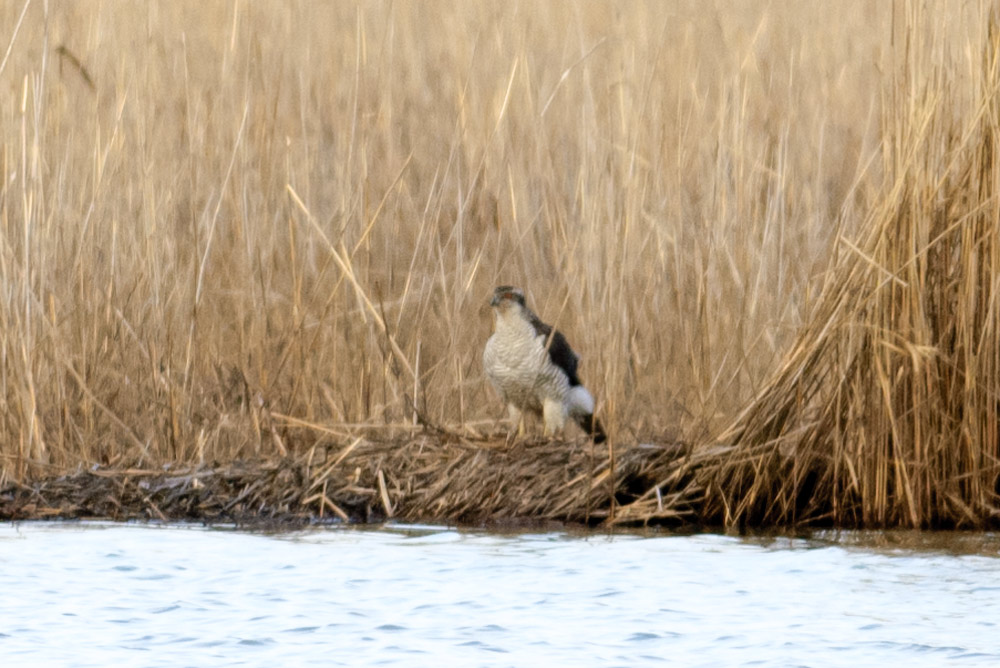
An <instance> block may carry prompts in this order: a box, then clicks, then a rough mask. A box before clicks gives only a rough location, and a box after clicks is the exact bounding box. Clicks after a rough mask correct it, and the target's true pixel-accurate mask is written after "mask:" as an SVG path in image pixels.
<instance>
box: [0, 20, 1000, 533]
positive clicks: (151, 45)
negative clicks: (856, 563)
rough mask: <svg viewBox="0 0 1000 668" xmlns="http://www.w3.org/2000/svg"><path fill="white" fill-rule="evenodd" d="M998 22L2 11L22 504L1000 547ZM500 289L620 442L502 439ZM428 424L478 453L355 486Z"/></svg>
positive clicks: (3, 136)
mask: <svg viewBox="0 0 1000 668" xmlns="http://www.w3.org/2000/svg"><path fill="white" fill-rule="evenodd" d="M974 5H975V3H967V2H957V1H956V2H944V3H941V4H940V5H939V6H936V7H935V10H934V11H933V12H930V11H928V10H925V8H924V7H923V5H922V4H920V3H919V2H907V1H900V2H896V3H883V2H879V1H878V0H857V1H856V2H845V3H788V4H786V5H782V4H781V3H778V5H775V4H774V3H761V4H759V5H758V4H754V3H741V4H740V5H738V6H733V5H732V4H731V3H720V4H719V5H718V6H711V5H707V4H706V3H704V2H692V3H658V2H646V3H644V2H636V3H628V4H627V5H619V4H618V3H585V4H579V3H571V2H547V3H524V4H520V3H504V4H500V5H496V4H490V3H463V4H460V5H457V6H456V5H453V4H451V3H444V2H441V3H435V2H426V3H425V2H421V3H388V2H387V3H359V4H357V5H354V4H350V3H339V2H338V3H295V2H289V3H240V2H234V3H231V4H223V3H208V4H206V3H195V2H150V3H146V4H143V5H135V6H128V7H117V6H116V7H111V6H110V5H102V4H94V3H31V2H25V3H23V4H22V3H6V4H3V5H0V52H2V53H3V55H2V58H0V167H2V169H3V171H2V176H3V178H2V180H0V279H2V280H0V485H3V486H4V488H5V489H6V490H12V491H9V492H5V493H10V494H13V495H14V496H13V497H11V498H14V499H21V500H23V499H25V498H35V497H31V494H35V495H36V496H37V495H39V494H40V495H42V496H38V497H37V499H36V500H35V501H30V500H28V501H24V503H27V504H30V503H35V504H36V508H49V507H52V508H57V507H61V506H60V503H59V502H57V501H56V500H55V497H53V496H50V497H45V496H44V494H45V493H48V492H45V493H43V492H42V491H39V490H42V489H48V490H50V492H51V493H52V494H54V493H55V491H56V490H58V489H62V490H63V491H65V493H66V494H68V495H70V497H68V498H77V500H74V501H71V502H67V504H68V505H66V507H67V508H72V507H79V508H80V509H83V508H89V507H91V506H93V504H94V503H96V502H94V501H93V500H88V498H89V497H87V496H86V493H85V492H81V493H84V496H83V497H73V496H72V490H71V488H70V487H69V485H71V483H72V481H77V482H80V483H81V484H83V485H84V487H87V486H88V485H90V486H93V484H95V483H94V481H95V480H98V481H105V482H101V484H102V485H106V486H107V487H106V488H105V487H101V488H100V491H99V493H98V496H100V497H101V498H104V496H107V498H109V499H110V498H113V499H117V500H118V501H119V502H121V501H122V499H126V498H127V499H131V501H130V502H129V503H130V504H132V505H129V504H128V503H127V504H125V505H129V507H133V508H139V510H138V511H137V512H139V513H140V514H143V513H145V514H149V513H152V514H153V515H155V514H156V511H155V510H153V509H154V508H159V504H166V503H167V500H169V499H172V498H173V499H174V503H176V504H178V505H176V508H177V509H178V510H177V512H188V511H190V512H195V513H207V514H208V515H211V514H212V513H219V514H220V516H221V515H222V514H225V513H228V512H231V511H234V509H236V510H239V511H240V512H242V511H243V510H246V511H247V512H251V511H253V509H254V508H257V509H261V508H266V509H270V510H267V511H261V512H265V513H274V514H276V515H281V514H282V513H286V512H287V513H291V514H292V515H296V514H298V513H314V514H316V515H319V514H320V511H322V514H323V516H324V517H326V516H327V513H333V515H334V516H337V515H339V514H342V515H344V516H347V517H352V518H353V517H355V516H358V517H360V516H361V515H366V516H367V513H369V511H370V512H371V513H376V514H379V513H381V514H388V513H389V512H391V513H393V514H394V515H395V516H397V517H406V518H414V519H416V518H420V519H448V520H454V521H471V522H475V521H487V520H489V521H493V520H495V519H496V518H498V517H501V516H504V515H508V516H518V517H521V516H530V517H538V518H550V517H551V518H562V519H573V520H581V519H582V520H583V521H595V522H596V521H608V522H612V521H613V522H629V523H641V522H650V521H681V520H683V521H688V520H690V519H692V518H693V519H695V520H697V521H702V522H713V523H716V522H717V523H722V524H758V525H764V524H773V523H780V524H789V523H819V524H838V525H850V526H893V525H906V526H956V525H957V526H985V525H987V524H991V523H995V522H996V518H997V510H996V509H997V507H998V503H997V484H998V483H997V481H998V470H997V462H998V458H1000V453H998V449H997V448H998V436H997V432H998V427H997V419H996V415H997V409H998V391H997V382H998V378H1000V361H998V356H1000V351H998V343H997V340H998V331H997V330H998V325H997V321H998V307H997V294H998V286H997V280H998V279H997V276H998V274H1000V272H998V269H1000V267H998V252H1000V251H998V241H997V238H996V236H997V220H998V217H1000V213H998V197H1000V186H998V185H997V181H998V179H1000V170H998V169H997V166H996V161H997V156H996V146H997V138H998V137H997V127H998V126H1000V109H998V106H1000V105H998V103H997V99H996V98H997V88H996V82H997V81H998V80H1000V76H998V72H997V60H998V59H997V56H996V50H997V38H996V31H995V30H993V31H988V30H987V29H986V25H987V22H988V21H987V17H985V16H983V15H982V7H979V6H974ZM943 15H945V16H947V19H948V20H941V16H943ZM431 30H433V31H434V32H436V33H440V34H447V35H449V39H447V40H432V41H428V40H426V39H425V38H424V35H426V34H428V31H431ZM499 283H515V284H520V285H523V286H524V287H525V288H526V289H527V291H528V294H529V297H530V298H531V300H532V302H533V304H534V305H535V307H536V309H537V310H538V311H539V313H540V314H541V315H542V317H543V318H544V319H546V320H548V321H550V322H554V323H555V324H556V325H557V326H558V327H560V329H563V330H564V331H565V332H566V333H567V335H568V337H569V339H570V340H571V341H572V342H573V344H574V347H575V348H577V349H578V350H580V351H581V352H582V353H583V360H582V376H583V378H584V380H585V381H586V382H587V383H588V385H590V386H591V387H592V388H593V389H594V390H595V394H596V395H597V399H598V405H599V406H598V408H599V411H600V412H601V415H602V418H603V419H604V422H605V424H606V425H607V426H608V427H609V431H610V433H611V436H612V442H613V443H615V444H616V450H615V451H614V452H613V453H605V454H599V453H593V454H591V453H590V452H589V448H586V447H577V448H576V449H574V447H576V446H572V445H566V444H552V445H544V444H538V443H533V442H530V441H529V442H527V443H524V444H517V445H515V446H514V447H513V448H512V449H510V450H505V449H503V448H500V447H494V445H487V444H485V442H483V441H477V440H475V439H474V438H472V436H471V435H472V432H471V431H470V427H469V426H470V425H475V424H479V423H482V422H484V421H488V420H490V419H492V418H494V417H495V416H496V415H497V413H498V412H499V411H500V407H499V406H497V405H496V400H495V397H492V396H491V395H490V394H489V393H488V392H487V391H486V388H485V384H484V382H483V378H482V372H481V368H480V362H479V358H480V353H481V349H482V345H483V342H484V341H485V339H486V337H487V335H488V331H489V317H488V309H487V308H486V307H485V299H486V296H487V295H488V294H489V293H490V291H491V289H492V287H493V286H494V285H496V284H499ZM421 421H422V422H424V423H425V424H437V425H447V429H444V430H438V431H434V430H433V429H432V430H431V431H429V432H427V433H426V434H425V435H424V436H416V435H414V436H408V437H406V438H401V437H397V438H392V439H385V440H384V441H380V440H379V439H377V438H368V437H366V438H364V439H362V440H361V441H358V442H357V444H356V445H355V446H354V447H355V450H354V451H352V452H349V453H348V454H346V455H345V456H344V459H343V460H342V461H340V462H337V463H336V465H333V463H334V462H335V457H336V456H337V455H333V454H332V453H333V451H334V450H338V449H341V450H342V449H343V448H345V447H348V446H350V445H351V444H352V443H354V440H355V439H356V438H357V434H369V433H380V432H379V430H384V429H386V428H387V427H390V428H391V426H392V425H400V424H403V423H406V424H409V425H416V424H417V423H418V422H421ZM302 425H309V428H308V429H306V430H305V431H303V430H302V429H301V428H300V427H301V426H302ZM390 430H391V429H390ZM408 433H409V432H408ZM414 433H416V432H414ZM305 434H308V435H305ZM448 434H451V436H449V435H448ZM720 434H721V435H722V436H721V437H719V435H720ZM455 435H461V436H455ZM678 440H684V441H685V442H694V443H699V444H701V445H700V446H699V447H694V448H690V449H685V450H684V451H683V453H682V454H680V455H679V454H678V452H677V451H676V450H675V449H673V448H664V449H663V450H662V451H660V452H657V449H656V448H652V449H643V448H639V447H638V446H635V445H634V444H636V443H644V442H645V443H650V442H652V443H672V442H675V441H678ZM714 443H721V445H714ZM334 444H336V445H334ZM330 457H334V459H330ZM239 461H252V462H263V463H260V464H256V465H253V466H251V467H250V468H248V469H243V468H240V467H236V465H235V464H232V463H233V462H239ZM212 462H217V464H212ZM268 462H272V463H268ZM273 462H281V463H280V464H276V463H273ZM164 466H169V470H170V471H171V473H169V474H164V476H165V477H156V476H153V474H150V475H149V476H146V477H141V476H139V475H138V474H132V473H129V472H130V471H132V472H134V471H153V470H156V471H159V470H163V467H164ZM324 466H325V467H326V468H324ZM95 467H96V469H95V470H96V471H108V472H109V477H107V478H106V477H104V476H103V474H101V475H96V476H95V475H94V474H78V475H76V476H75V477H71V478H66V479H63V481H62V482H58V484H57V481H58V480H59V479H58V477H53V473H54V472H64V471H76V470H91V469H94V468H95ZM115 471H117V473H114V472H115ZM178 471H186V473H184V474H183V476H182V475H181V474H180V473H177V474H176V475H175V472H178ZM206 471H208V472H211V476H210V477H211V479H212V480H214V481H215V482H213V483H211V484H212V485H217V487H212V488H211V489H213V490H217V491H213V492H212V494H211V495H214V496H213V498H214V497H217V498H216V500H214V501H213V500H211V499H209V498H208V497H207V496H203V495H202V494H200V493H196V492H198V490H197V484H196V482H195V481H199V482H198V484H200V483H204V484H205V485H206V486H208V485H209V483H208V482H207V481H208V480H209V478H205V479H204V480H202V479H201V478H199V477H191V478H190V479H188V478H185V477H184V476H201V475H202V474H203V473H204V472H206ZM245 471H256V472H257V473H258V474H259V476H260V480H261V481H262V482H261V483H260V484H259V486H258V487H254V486H253V485H254V482H253V481H252V480H251V479H250V478H249V477H245V476H246V475H249V474H246V473H245ZM612 471H613V473H612ZM143 475H145V474H143ZM178 476H180V477H178ZM227 476H228V477H227ZM601 476H604V477H603V478H602V477H601ZM143 480H144V481H146V482H149V483H150V484H151V485H163V484H166V483H165V481H168V480H169V481H170V484H169V485H167V487H163V488H161V489H159V491H157V492H155V493H154V495H153V496H150V495H149V494H147V493H145V489H144V488H142V487H138V486H137V485H138V482H141V481H143ZM60 485H62V487H60ZM170 485H179V487H170ZM283 485H284V486H286V487H287V488H286V489H284V490H282V489H281V487H282V486H283ZM94 489H97V488H96V487H95V488H94ZM31 490H34V491H31ZM114 490H118V491H114ZM237 490H239V491H237ZM247 490H251V491H247ZM244 492H245V493H246V496H245V497H243V498H242V499H240V498H239V497H240V494H243V493H244ZM23 494H28V497H24V496H19V495H23ZM143 494H145V496H146V497H148V498H149V504H148V505H147V506H143V505H142V504H143V503H146V501H145V497H144V496H143ZM172 495H177V496H176V498H175V496H172ZM43 497H44V498H45V499H48V500H47V501H44V502H43V501H41V500H40V499H42V498H43ZM616 498H617V500H615V501H613V499H616ZM234 500H235V505H234V506H231V507H228V508H227V504H229V503H232V502H234ZM77 501H79V503H78V502H77ZM21 502H22V501H18V503H21ZM24 503H22V506H21V507H22V508H23V507H24ZM109 503H111V506H107V507H106V508H110V509H111V510H113V506H114V503H112V502H109ZM46 504H52V505H46ZM136 504H138V505H136ZM185 504H186V505H185ZM201 504H207V505H204V507H202V505H201ZM123 507H124V506H123ZM100 508H105V507H104V506H101V507H100ZM338 509H339V511H340V513H338ZM362 511H363V512H362ZM39 512H43V513H44V512H48V511H44V510H43V511H39ZM80 512H83V511H82V510H81V511H80ZM101 512H104V510H101ZM109 512H110V511H109ZM160 512H163V513H164V514H167V511H166V510H162V509H161V510H160Z"/></svg>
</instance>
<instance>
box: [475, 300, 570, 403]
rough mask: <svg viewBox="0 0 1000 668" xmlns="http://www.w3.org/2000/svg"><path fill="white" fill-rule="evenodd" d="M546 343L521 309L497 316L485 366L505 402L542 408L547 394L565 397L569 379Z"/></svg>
mask: <svg viewBox="0 0 1000 668" xmlns="http://www.w3.org/2000/svg"><path fill="white" fill-rule="evenodd" d="M545 345H546V340H545V337H544V336H542V335H539V334H538V333H537V332H536V331H535V328H534V327H533V326H532V325H531V323H530V322H528V321H527V320H525V319H524V318H523V317H521V315H520V314H519V313H516V312H515V313H508V314H503V315H498V316H497V322H496V332H494V334H493V336H491V337H490V338H489V340H488V341H487V342H486V348H485V350H484V351H483V366H484V368H485V370H486V375H487V377H488V378H489V380H490V382H491V383H492V384H493V386H494V387H495V388H496V390H497V392H499V393H500V396H501V397H502V398H503V400H504V401H505V402H507V403H509V404H514V405H515V406H517V407H518V408H520V409H521V410H530V411H533V412H539V411H541V410H542V402H543V401H544V400H545V399H546V398H549V399H555V400H558V401H564V400H565V398H566V396H567V395H568V394H569V391H570V387H569V380H568V379H567V377H566V374H565V373H564V372H563V371H562V369H560V368H559V367H557V366H556V365H555V364H553V363H552V361H551V360H550V359H549V353H548V350H546V349H545Z"/></svg>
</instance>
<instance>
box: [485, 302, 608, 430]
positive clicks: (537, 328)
mask: <svg viewBox="0 0 1000 668" xmlns="http://www.w3.org/2000/svg"><path fill="white" fill-rule="evenodd" d="M490 306H492V307H493V314H494V321H495V325H496V327H495V329H494V332H493V336H491V337H490V338H489V340H488V341H487V342H486V348H485V349H484V350H483V366H484V367H485V369H486V376H487V378H489V380H490V383H491V384H492V385H493V387H494V388H495V389H496V391H497V393H498V394H499V395H500V398H501V399H503V401H504V403H506V404H507V411H508V413H509V415H510V418H511V420H512V421H513V422H514V424H516V425H518V426H519V428H521V427H523V425H522V423H521V417H522V413H523V412H525V411H526V412H529V413H532V414H534V415H541V416H542V419H543V420H544V422H545V435H546V436H553V435H555V434H556V433H557V432H559V431H561V430H562V429H563V427H564V426H565V425H566V418H567V417H570V418H573V420H574V421H575V422H576V423H577V424H578V425H580V427H581V428H582V429H583V430H584V431H586V432H587V433H588V434H590V436H591V437H592V438H593V439H594V442H595V443H602V442H604V440H605V438H606V436H605V434H604V429H603V428H602V427H601V423H600V421H598V420H597V418H595V417H594V397H592V396H591V394H590V392H588V391H587V388H585V387H584V386H583V385H582V384H581V383H580V378H579V377H578V376H577V375H576V368H577V363H578V362H579V357H578V356H577V354H576V353H575V352H573V349H572V348H570V347H569V342H568V341H567V340H566V337H565V336H563V335H562V333H561V332H559V331H557V330H555V329H553V328H552V327H551V326H550V325H546V324H545V323H544V322H542V321H541V320H539V319H538V316H536V315H535V314H534V313H532V312H531V309H529V308H528V307H527V306H526V305H525V303H524V292H522V291H521V290H520V289H518V288H515V287H513V286H510V285H501V286H500V287H498V288H497V289H496V290H494V291H493V299H492V300H491V301H490Z"/></svg>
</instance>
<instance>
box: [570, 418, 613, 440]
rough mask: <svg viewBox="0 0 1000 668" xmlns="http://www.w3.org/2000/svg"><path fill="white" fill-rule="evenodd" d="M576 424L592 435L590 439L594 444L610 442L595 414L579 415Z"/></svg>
mask: <svg viewBox="0 0 1000 668" xmlns="http://www.w3.org/2000/svg"><path fill="white" fill-rule="evenodd" d="M576 423H577V424H578V425H580V428H581V429H583V430H584V431H585V432H587V433H588V434H590V437H591V438H593V439H594V443H603V442H604V441H606V440H608V436H607V434H605V433H604V427H602V426H601V421H600V420H598V419H597V418H595V417H594V414H593V413H587V414H586V415H578V416H577V417H576Z"/></svg>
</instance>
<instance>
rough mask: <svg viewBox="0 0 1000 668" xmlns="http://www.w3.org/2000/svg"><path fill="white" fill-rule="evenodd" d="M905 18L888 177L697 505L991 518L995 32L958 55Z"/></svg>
mask: <svg viewBox="0 0 1000 668" xmlns="http://www.w3.org/2000/svg"><path fill="white" fill-rule="evenodd" d="M905 19H906V24H907V25H906V30H905V31H904V34H906V35H907V36H908V38H909V39H906V40H901V41H900V44H901V45H902V44H904V43H905V44H906V46H905V47H904V46H900V52H901V54H902V60H901V68H900V70H899V72H898V73H897V77H898V78H897V79H896V81H895V82H894V84H893V85H892V86H891V87H890V88H889V89H888V94H887V97H886V100H885V101H886V104H885V107H884V111H883V120H882V127H883V130H882V133H883V144H882V149H881V154H882V158H883V170H884V174H885V183H884V186H883V187H882V188H881V190H880V191H879V193H878V196H876V197H875V198H874V199H873V200H872V202H873V205H872V207H871V210H870V213H869V214H868V215H867V216H866V218H865V222H864V225H863V226H862V228H861V234H860V236H859V238H857V239H856V240H851V238H850V237H847V236H844V237H842V238H841V239H840V240H839V246H840V248H839V251H838V254H839V257H838V258H837V259H836V261H835V262H834V264H833V266H832V268H831V270H830V271H829V274H828V276H827V278H826V280H825V283H824V286H823V290H822V294H821V295H820V297H819V299H818V301H817V305H816V308H815V310H814V311H813V313H812V315H811V317H810V319H809V322H808V323H807V324H806V325H805V326H804V327H803V328H802V331H801V333H800V334H799V337H798V341H797V343H796V344H795V345H794V346H793V347H792V349H791V351H790V352H789V354H788V355H787V357H786V359H785V361H784V363H783V364H782V366H781V368H780V369H779V370H778V372H777V373H776V374H775V375H774V376H773V378H772V379H771V380H770V382H769V383H768V384H767V385H766V387H764V388H763V391H762V392H761V394H760V396H759V398H758V399H757V400H755V401H754V402H753V403H752V404H751V405H750V406H749V408H747V409H746V410H745V412H743V414H742V415H741V416H740V417H739V419H738V420H737V421H736V423H735V424H734V426H733V427H732V428H731V429H730V430H729V431H728V432H727V433H726V434H725V435H724V436H723V437H722V441H723V442H724V443H726V444H731V446H732V447H726V448H722V449H720V450H718V451H717V452H716V453H715V454H714V455H713V456H706V457H703V459H704V461H703V462H702V467H701V469H700V471H699V472H698V477H699V479H700V480H701V482H702V484H703V485H704V486H705V489H706V498H705V506H704V507H703V509H702V513H703V518H705V519H709V520H715V521H720V522H725V523H726V524H752V525H773V524H791V523H820V524H833V525H839V526H873V527H878V526H910V527H942V526H956V527H979V526H984V525H993V524H996V522H997V521H998V520H1000V421H998V415H1000V310H998V309H1000V155H998V148H1000V31H998V26H997V21H996V16H995V15H993V16H992V18H991V20H990V22H989V27H988V31H987V36H986V40H985V44H984V46H983V47H982V57H981V59H979V60H975V61H974V62H972V63H971V67H970V68H969V69H967V70H961V69H960V68H959V65H958V64H957V63H955V62H954V61H949V60H947V59H945V57H944V56H943V55H942V53H944V54H947V53H949V52H948V51H947V50H944V51H942V52H938V51H935V50H932V51H930V52H929V53H924V54H921V53H916V51H917V50H918V49H921V48H923V47H922V46H921V43H920V42H919V40H916V39H914V37H915V36H918V35H920V34H921V33H920V30H921V29H922V28H926V27H927V25H926V23H921V21H923V20H925V19H926V17H922V16H921V14H920V12H919V11H917V10H913V11H910V12H908V13H906V14H905ZM930 43H931V44H932V45H933V44H935V42H934V40H930ZM647 503H648V499H647Z"/></svg>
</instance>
